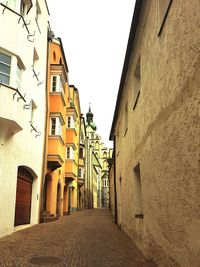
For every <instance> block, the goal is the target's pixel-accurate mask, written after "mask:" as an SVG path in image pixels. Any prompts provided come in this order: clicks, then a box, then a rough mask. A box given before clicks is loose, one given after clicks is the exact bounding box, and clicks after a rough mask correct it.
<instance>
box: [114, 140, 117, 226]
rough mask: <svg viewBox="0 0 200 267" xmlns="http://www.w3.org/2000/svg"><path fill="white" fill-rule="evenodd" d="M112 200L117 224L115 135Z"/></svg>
mask: <svg viewBox="0 0 200 267" xmlns="http://www.w3.org/2000/svg"><path fill="white" fill-rule="evenodd" d="M114 200H115V223H116V224H118V214H117V187H116V138H115V135H114Z"/></svg>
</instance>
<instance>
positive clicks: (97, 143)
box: [95, 141, 99, 149]
mask: <svg viewBox="0 0 200 267" xmlns="http://www.w3.org/2000/svg"><path fill="white" fill-rule="evenodd" d="M95 149H99V142H98V141H96V143H95Z"/></svg>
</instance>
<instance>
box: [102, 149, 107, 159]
mask: <svg viewBox="0 0 200 267" xmlns="http://www.w3.org/2000/svg"><path fill="white" fill-rule="evenodd" d="M103 158H104V159H106V158H107V153H106V151H104V152H103Z"/></svg>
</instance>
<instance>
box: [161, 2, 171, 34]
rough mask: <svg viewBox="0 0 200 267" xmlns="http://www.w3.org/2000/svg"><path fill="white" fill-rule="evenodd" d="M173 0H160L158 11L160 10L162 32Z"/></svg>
mask: <svg viewBox="0 0 200 267" xmlns="http://www.w3.org/2000/svg"><path fill="white" fill-rule="evenodd" d="M171 3H172V0H158V12H159V32H158V35H160V34H161V32H162V29H163V26H164V24H165V21H166V18H167V15H168V12H169V9H170V6H171Z"/></svg>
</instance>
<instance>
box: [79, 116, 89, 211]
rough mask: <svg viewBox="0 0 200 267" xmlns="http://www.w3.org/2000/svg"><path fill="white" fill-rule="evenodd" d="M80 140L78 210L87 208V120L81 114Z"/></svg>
mask: <svg viewBox="0 0 200 267" xmlns="http://www.w3.org/2000/svg"><path fill="white" fill-rule="evenodd" d="M80 123H81V125H80V140H79V166H78V209H79V210H81V209H83V208H85V207H86V191H85V190H86V188H85V180H86V147H87V140H86V126H85V119H84V117H83V116H82V114H81V117H80Z"/></svg>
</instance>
